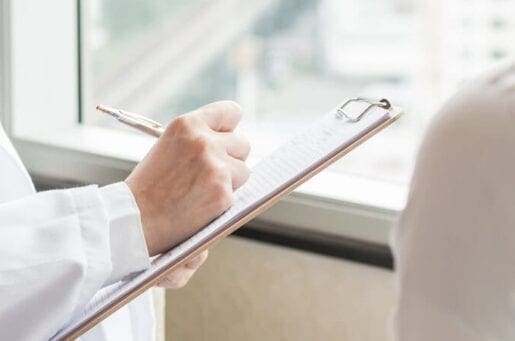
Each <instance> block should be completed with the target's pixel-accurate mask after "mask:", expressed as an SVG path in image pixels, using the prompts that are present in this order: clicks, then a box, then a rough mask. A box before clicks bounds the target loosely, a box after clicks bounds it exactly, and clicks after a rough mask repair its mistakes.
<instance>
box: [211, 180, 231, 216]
mask: <svg viewBox="0 0 515 341" xmlns="http://www.w3.org/2000/svg"><path fill="white" fill-rule="evenodd" d="M231 203H232V191H230V190H229V189H228V186H227V185H226V184H225V183H223V182H218V183H217V184H216V185H215V186H214V187H213V204H214V206H215V209H216V210H217V211H219V212H223V211H225V210H226V209H227V208H229V206H231Z"/></svg>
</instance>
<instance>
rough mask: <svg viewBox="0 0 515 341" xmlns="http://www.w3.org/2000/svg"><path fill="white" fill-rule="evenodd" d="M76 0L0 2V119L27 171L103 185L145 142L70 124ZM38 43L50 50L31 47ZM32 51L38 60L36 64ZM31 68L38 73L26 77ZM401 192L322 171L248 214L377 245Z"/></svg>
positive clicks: (76, 68) (129, 165)
mask: <svg viewBox="0 0 515 341" xmlns="http://www.w3.org/2000/svg"><path fill="white" fill-rule="evenodd" d="M79 5H80V0H77V1H69V0H56V1H52V2H41V1H37V0H17V1H10V0H0V6H1V7H0V8H1V13H0V15H1V17H2V18H1V24H2V26H1V27H0V30H1V32H0V33H1V36H0V37H1V38H0V39H1V40H0V47H1V51H2V54H1V56H0V58H1V61H0V65H1V69H0V79H1V80H2V81H1V82H0V83H1V84H0V87H1V92H0V94H1V98H0V101H1V102H0V105H1V107H0V119H1V121H2V123H3V125H4V128H5V130H6V131H7V134H8V135H9V136H10V138H11V140H12V142H13V144H14V145H15V147H16V149H17V150H18V152H19V154H20V156H21V158H22V160H23V161H24V163H25V165H26V167H27V168H28V170H29V172H31V173H32V174H35V175H38V176H43V177H48V178H60V179H63V180H67V181H75V182H79V183H97V184H99V185H104V184H108V183H112V182H116V181H120V180H123V179H124V178H125V177H126V176H127V175H128V174H129V173H130V171H131V169H133V167H134V166H135V165H136V164H137V162H138V160H140V159H141V157H142V156H143V155H144V154H145V151H146V150H148V148H149V147H150V145H151V143H152V140H150V139H149V138H147V137H143V136H139V135H134V134H130V133H127V132H124V131H118V130H113V129H108V128H102V127H96V126H88V125H84V124H80V123H79V117H80V111H81V108H80V107H81V105H83V103H81V100H80V91H81V88H80V77H81V71H80V64H79V63H80V60H81V59H82V56H81V55H80V53H81V49H80V45H79V44H80V41H79V30H78V29H77V28H78V26H77V25H80V20H78V15H79V14H80V12H79V9H78V8H79V7H78V6H79ZM56 6H57V7H56ZM56 9H59V10H56ZM20 13H23V15H21V14H20ZM56 15H57V16H58V17H56ZM50 17H51V18H53V20H52V21H51V22H50V23H49V22H48V21H45V20H48V18H50ZM24 22H30V23H31V24H30V25H24ZM56 36H57V37H58V38H59V39H55V38H56ZM49 37H52V38H49ZM36 38H37V40H39V43H38V44H34V39H36ZM57 40H58V41H57ZM41 41H43V43H42V42H41ZM56 41H57V43H56ZM41 44H43V45H45V46H46V44H48V46H49V47H50V48H47V49H38V45H41ZM33 45H36V46H33ZM20 56H21V57H20ZM27 56H28V57H27ZM33 56H38V58H37V59H38V61H40V60H46V61H48V63H47V64H45V66H47V67H45V68H43V69H44V70H40V69H41V65H40V64H38V63H37V62H34V59H33V58H34V57H33ZM31 70H32V71H33V72H34V73H35V74H36V73H37V74H38V77H28V76H27V73H29V72H30V71H31ZM49 89H51V91H50V90H49ZM56 93H57V94H59V95H56ZM61 94H63V95H61ZM25 98H30V99H31V101H26V100H24V99H25ZM135 140H137V143H132V144H131V145H138V146H139V148H137V150H127V149H126V148H125V146H127V145H128V144H127V143H128V141H131V142H134V141H135ZM335 183H337V184H338V186H334V184H335ZM406 193H407V186H405V185H401V184H392V183H386V182H382V181H376V180H372V179H367V178H363V177H356V176H351V175H348V174H336V173H334V172H323V173H321V174H319V175H317V176H316V177H315V178H313V179H312V180H310V181H309V182H307V183H306V184H304V185H303V186H301V187H300V188H299V189H297V190H295V191H294V192H293V193H292V194H290V195H289V196H288V197H286V198H285V199H283V200H282V201H281V202H280V203H278V204H277V205H275V206H274V207H273V208H271V209H270V210H268V211H267V212H265V213H264V214H262V215H261V216H260V217H259V218H258V219H259V220H260V221H262V222H268V223H271V224H276V225H286V226H295V227H299V228H305V229H310V230H317V231H324V232H327V233H331V234H338V235H343V236H346V237H351V238H357V239H363V240H366V241H372V242H378V243H382V244H386V243H387V242H388V240H389V233H390V229H391V227H392V226H393V224H394V222H395V221H396V218H397V216H398V215H399V212H400V211H401V210H402V208H403V206H404V202H405V198H406ZM373 194H374V195H373Z"/></svg>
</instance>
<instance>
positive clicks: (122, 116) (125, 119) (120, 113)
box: [97, 105, 164, 137]
mask: <svg viewBox="0 0 515 341" xmlns="http://www.w3.org/2000/svg"><path fill="white" fill-rule="evenodd" d="M97 111H99V112H102V113H104V114H108V115H109V116H111V117H114V118H115V119H117V120H118V121H120V122H121V123H123V124H126V125H128V126H130V127H133V128H135V129H138V130H139V131H141V132H143V133H146V134H149V135H152V136H154V137H159V136H161V134H163V131H164V129H163V126H162V125H161V123H159V122H156V121H154V120H151V119H150V118H147V117H145V116H143V115H139V114H135V113H132V112H128V111H125V110H121V109H115V108H110V107H106V106H104V105H97Z"/></svg>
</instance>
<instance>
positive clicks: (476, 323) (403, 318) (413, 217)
mask: <svg viewBox="0 0 515 341" xmlns="http://www.w3.org/2000/svg"><path fill="white" fill-rule="evenodd" d="M514 195H515V64H511V65H509V66H506V65H505V66H502V67H500V68H496V69H495V70H494V71H493V72H489V73H487V74H486V75H484V76H482V77H480V78H478V79H476V80H475V81H474V82H472V83H470V85H469V86H466V87H464V88H463V89H462V90H461V91H459V92H458V94H457V95H455V96H454V98H453V99H451V100H450V101H449V102H448V103H447V104H446V105H445V106H444V107H443V109H442V110H441V112H440V114H439V115H438V116H437V117H436V119H435V121H434V122H433V123H432V125H431V126H430V128H429V130H428V132H427V135H426V137H425V140H424V142H423V144H422V147H421V150H420V152H419V156H418V159H417V165H416V168H415V173H414V176H413V179H412V184H411V189H410V195H409V199H408V204H407V207H406V209H405V211H404V213H403V216H402V219H401V222H400V225H399V227H398V229H397V231H396V235H395V238H394V243H393V244H394V245H393V250H394V254H395V258H396V268H397V271H398V294H399V297H398V300H399V301H398V306H397V313H396V318H395V331H396V334H397V340H400V341H417V340H420V341H422V340H428V341H429V340H431V341H433V340H449V341H451V340H452V341H461V340H463V341H464V340H467V341H479V340H482V341H484V340H497V341H499V340H515V203H514V200H513V198H514Z"/></svg>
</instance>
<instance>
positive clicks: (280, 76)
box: [81, 0, 515, 183]
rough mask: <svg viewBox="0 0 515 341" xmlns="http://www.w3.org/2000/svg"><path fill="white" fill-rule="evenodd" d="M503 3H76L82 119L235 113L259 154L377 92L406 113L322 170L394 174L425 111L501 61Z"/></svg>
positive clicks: (407, 165)
mask: <svg viewBox="0 0 515 341" xmlns="http://www.w3.org/2000/svg"><path fill="white" fill-rule="evenodd" d="M514 10H515V4H514V3H513V2H509V1H502V0H471V1H465V0H455V1H444V0H435V1H414V0H413V1H409V0H361V1H351V0H249V1H239V0H191V1H186V0H155V1H139V0H88V1H83V2H82V11H81V12H82V22H83V24H82V34H81V36H82V51H83V58H82V61H83V65H82V69H83V94H82V96H83V103H85V104H84V108H85V116H84V117H85V123H86V124H96V125H103V126H112V127H117V128H118V127H119V126H118V125H116V124H115V123H113V122H111V121H109V120H108V119H105V118H103V117H101V116H99V115H96V114H95V113H94V107H95V105H96V104H99V103H102V104H106V105H110V106H114V107H119V108H124V109H127V110H130V111H134V112H139V113H142V114H145V115H148V116H150V117H152V118H154V119H156V120H158V121H161V122H163V123H166V122H169V121H170V120H171V119H173V117H174V116H176V115H178V114H180V113H184V112H187V111H189V110H192V109H194V108H196V107H198V106H201V105H203V104H206V103H208V102H211V101H216V100H221V99H231V100H235V101H237V102H239V103H240V104H241V105H242V107H243V108H244V111H245V118H244V122H243V127H242V129H243V130H244V131H245V132H246V133H247V134H248V135H249V137H250V138H251V141H253V148H254V153H257V154H263V153H266V152H268V151H270V150H271V149H273V148H274V147H276V146H277V145H278V144H279V143H281V141H284V139H286V138H287V137H288V136H290V135H291V134H293V133H295V132H296V131H298V130H300V129H302V128H303V127H304V126H306V125H309V123H310V122H312V121H313V120H314V119H316V117H317V116H319V115H322V114H323V113H324V112H326V111H328V110H329V109H331V108H332V107H334V106H335V105H337V104H338V103H341V102H342V101H343V100H344V99H346V98H349V97H356V96H365V97H371V98H382V97H386V98H388V99H389V100H390V101H391V102H393V103H395V104H396V105H398V106H400V107H402V108H403V109H404V110H405V112H406V115H404V117H403V118H402V119H401V120H400V121H399V122H397V123H396V124H395V125H394V126H393V127H391V128H389V129H387V130H385V131H383V132H381V133H380V134H379V135H378V136H376V137H374V138H373V139H372V140H371V141H370V142H367V143H366V144H365V145H363V146H361V147H359V148H360V152H359V153H351V154H349V155H348V156H347V157H345V158H343V160H341V161H339V162H338V163H337V164H335V165H334V166H332V169H333V170H334V171H341V172H350V173H353V174H356V175H359V176H367V177H373V178H378V179H384V180H388V181H396V182H400V183H402V182H406V181H407V180H408V179H409V175H410V174H411V169H412V165H413V162H414V153H415V151H416V149H417V147H418V143H419V141H420V138H421V135H422V134H423V131H424V129H425V127H426V125H427V122H428V120H429V118H430V117H431V116H432V115H434V114H435V111H436V109H437V108H438V106H439V105H441V104H442V103H443V102H444V101H445V99H447V98H448V97H449V96H451V95H452V93H453V91H454V90H455V89H456V87H457V86H458V85H459V84H460V82H462V81H463V80H466V79H467V78H469V77H472V76H473V75H474V74H475V73H477V72H478V71H481V70H482V69H484V68H486V67H488V66H490V65H491V64H493V63H495V62H497V61H499V60H501V59H504V58H506V57H509V56H513V52H514V49H515V46H514V45H513V42H512V40H513V37H514V33H515V21H514V20H513V19H512V18H511V17H510V13H513V11H514Z"/></svg>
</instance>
